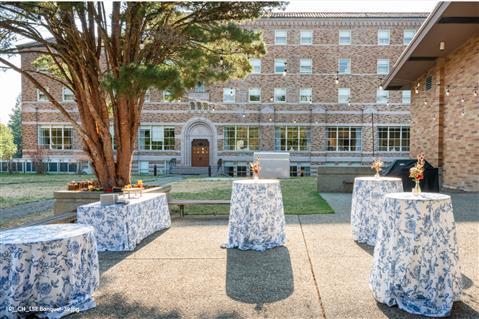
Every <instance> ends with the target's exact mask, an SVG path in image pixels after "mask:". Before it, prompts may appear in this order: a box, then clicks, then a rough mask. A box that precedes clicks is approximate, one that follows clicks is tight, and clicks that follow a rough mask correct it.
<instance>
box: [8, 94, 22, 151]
mask: <svg viewBox="0 0 479 319" xmlns="http://www.w3.org/2000/svg"><path fill="white" fill-rule="evenodd" d="M8 127H9V128H10V129H11V130H12V134H13V143H14V144H15V146H16V147H17V152H16V153H15V155H14V157H22V108H21V105H20V96H19V97H17V101H16V103H15V107H14V108H13V110H12V114H10V119H9V120H8Z"/></svg>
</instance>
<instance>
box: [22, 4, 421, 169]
mask: <svg viewBox="0 0 479 319" xmlns="http://www.w3.org/2000/svg"><path fill="white" fill-rule="evenodd" d="M424 18H425V15H423V14H355V15H348V14H339V15H338V14H323V13H317V14H312V15H311V14H296V15H292V16H291V15H288V14H284V13H278V14H273V15H272V16H270V17H265V18H261V19H258V20H255V21H252V22H249V23H248V24H247V25H246V27H247V28H251V29H255V30H261V31H262V34H263V38H264V41H265V43H266V45H267V54H266V55H265V56H263V57H262V58H261V74H251V75H249V76H248V77H246V78H245V79H241V80H232V81H229V82H228V83H223V84H217V85H213V86H210V87H206V88H205V93H202V92H200V93H195V92H192V93H191V94H189V95H188V96H187V97H185V98H184V99H182V100H181V101H180V102H178V101H176V102H165V101H164V100H163V92H158V91H154V90H152V92H151V94H150V101H149V102H146V103H145V105H144V111H143V114H142V124H143V125H153V126H164V127H172V128H174V131H175V146H174V149H171V150H161V151H159V150H155V151H144V150H138V151H136V152H135V155H134V159H133V161H134V162H133V167H134V169H138V168H139V166H140V165H145V163H146V162H148V163H147V165H148V167H149V170H150V172H151V170H152V165H153V164H157V165H160V166H162V167H163V165H166V163H168V162H169V161H170V160H171V159H173V158H174V159H175V160H176V165H178V166H182V165H183V166H189V165H190V164H191V142H192V140H193V139H194V138H207V139H208V140H209V141H210V165H213V166H214V165H216V163H217V162H218V160H219V159H221V160H222V161H223V163H225V164H227V165H230V166H234V167H235V168H234V169H235V170H237V169H238V167H237V166H238V163H239V165H240V166H247V165H246V163H247V162H249V161H251V160H252V159H253V151H242V150H225V141H224V137H225V133H224V128H225V127H227V126H248V127H258V128H259V146H258V150H265V151H274V150H275V129H276V128H280V127H285V126H290V127H302V128H306V129H308V130H309V132H310V140H311V141H310V144H309V147H308V148H307V150H299V149H296V150H295V151H291V152H290V153H291V161H292V163H297V164H298V166H305V167H309V168H310V170H311V172H312V173H313V172H315V168H316V167H318V166H322V165H338V166H341V165H368V164H369V163H370V162H371V161H372V159H373V158H374V157H378V156H380V157H382V158H383V159H384V160H386V161H390V160H393V159H396V158H407V157H409V150H408V148H407V147H405V148H403V149H401V150H399V151H382V150H381V149H380V148H379V146H378V143H379V136H378V127H392V128H397V127H405V128H408V127H409V125H410V105H409V104H408V103H403V102H402V95H401V94H402V93H401V92H400V91H391V92H390V93H389V100H388V102H387V103H380V104H378V103H376V93H377V89H378V85H379V83H380V80H381V78H383V77H384V76H385V75H378V74H377V60H378V59H389V68H392V66H393V64H394V63H395V62H396V60H397V58H398V57H399V55H400V54H401V52H402V51H403V50H404V48H405V47H406V45H405V44H404V41H403V36H404V30H417V29H418V28H419V26H420V25H421V23H422V22H423V20H424ZM275 30H286V31H287V44H286V45H275V40H274V34H275ZM301 30H311V31H313V43H312V44H311V45H301V44H300V43H299V38H300V31H301ZM340 30H350V31H351V44H349V45H339V31H340ZM378 30H389V32H390V42H389V44H388V45H378ZM279 58H282V59H286V60H287V72H286V75H282V74H275V73H274V59H279ZM301 58H306V59H311V60H312V73H311V74H300V73H299V61H300V59H301ZM340 58H345V59H350V61H351V72H350V74H345V75H342V74H340V75H339V76H338V75H337V70H338V59H340ZM34 59H35V55H33V54H23V56H22V67H24V68H29V67H30V64H31V62H32V60H34ZM337 76H338V78H339V84H335V78H336V77H337ZM42 81H45V82H50V81H49V80H48V79H46V78H45V79H42ZM48 86H49V89H50V93H52V94H53V96H55V97H56V98H58V99H59V100H62V98H61V96H62V87H61V86H60V85H59V84H57V83H48ZM223 88H234V89H235V93H236V94H235V101H234V103H224V102H223ZM250 88H261V101H259V102H249V101H248V89H250ZM274 88H285V89H286V92H287V94H286V101H285V102H284V103H276V102H272V101H271V99H272V98H273V92H274ZM300 88H311V89H312V100H311V102H306V103H300V101H299V91H300ZM338 88H349V89H350V100H349V103H343V104H339V103H338ZM198 100H201V101H205V100H206V101H207V102H208V103H209V107H207V109H206V110H194V109H192V105H191V102H192V101H193V102H194V103H195V101H198ZM65 105H67V106H68V108H69V110H71V113H72V114H73V116H74V117H77V113H75V104H74V103H71V102H67V103H65ZM22 108H23V113H22V118H23V134H24V154H25V155H24V156H25V157H26V158H29V157H30V156H32V154H34V153H35V152H36V150H37V143H38V133H39V127H41V126H42V125H52V124H53V125H58V124H64V125H68V123H67V122H66V120H65V119H64V118H63V117H62V115H61V114H60V113H59V112H58V111H57V110H55V109H54V108H53V107H52V106H51V105H49V103H48V102H39V101H37V93H36V90H35V88H34V87H33V85H32V84H31V83H29V82H28V80H26V79H24V78H23V79H22ZM328 127H353V128H360V129H361V131H360V134H359V135H360V138H361V143H360V144H361V147H360V150H356V151H332V150H328V136H327V134H328V133H327V132H328ZM402 143H406V141H403V142H402ZM72 144H73V147H72V149H71V150H46V151H44V152H45V154H46V155H45V156H46V157H47V158H49V159H57V158H58V159H62V160H67V159H81V160H87V158H86V156H85V154H84V153H83V152H82V151H81V149H82V146H81V141H79V140H78V136H77V135H76V134H75V132H73V142H72ZM276 144H278V143H276ZM140 163H143V164H140Z"/></svg>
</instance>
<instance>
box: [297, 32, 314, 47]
mask: <svg viewBox="0 0 479 319" xmlns="http://www.w3.org/2000/svg"><path fill="white" fill-rule="evenodd" d="M303 33H309V34H310V35H311V36H310V37H303ZM313 35H314V32H313V30H300V31H299V45H313V41H314V40H313ZM303 38H306V39H307V38H310V39H311V41H310V42H303Z"/></svg>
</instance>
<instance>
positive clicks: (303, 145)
mask: <svg viewBox="0 0 479 319" xmlns="http://www.w3.org/2000/svg"><path fill="white" fill-rule="evenodd" d="M274 145H275V146H274V147H275V150H276V151H309V149H310V146H311V131H310V129H309V127H301V126H283V127H277V128H276V129H275V134H274Z"/></svg>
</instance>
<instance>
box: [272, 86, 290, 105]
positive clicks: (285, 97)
mask: <svg viewBox="0 0 479 319" xmlns="http://www.w3.org/2000/svg"><path fill="white" fill-rule="evenodd" d="M280 90H281V91H283V92H284V101H280V100H278V99H277V97H278V96H279V94H278V91H280ZM273 92H274V94H273V96H274V102H275V103H286V102H287V99H288V96H287V90H286V88H274V91H273Z"/></svg>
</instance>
